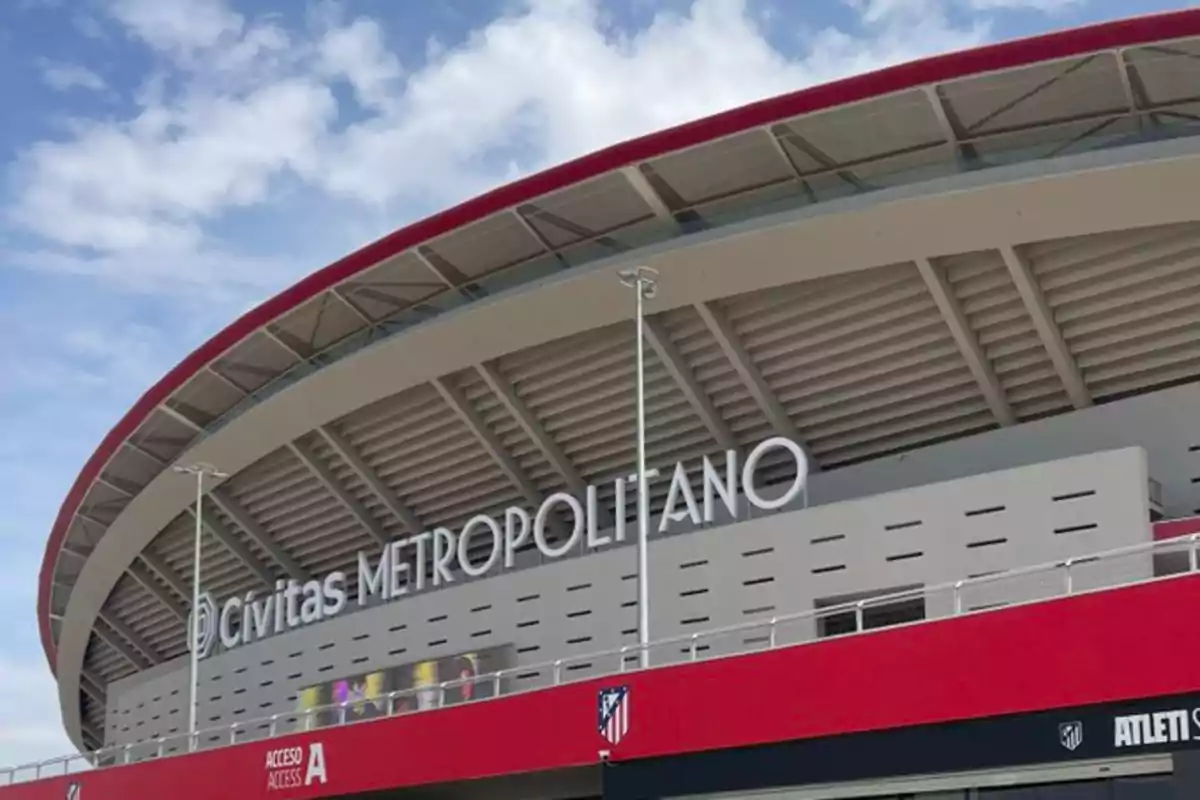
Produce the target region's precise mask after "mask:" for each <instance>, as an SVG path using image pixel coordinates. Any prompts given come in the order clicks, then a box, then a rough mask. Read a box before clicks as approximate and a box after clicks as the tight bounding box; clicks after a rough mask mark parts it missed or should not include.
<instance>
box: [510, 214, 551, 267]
mask: <svg viewBox="0 0 1200 800" xmlns="http://www.w3.org/2000/svg"><path fill="white" fill-rule="evenodd" d="M509 210H510V211H511V212H512V215H513V216H514V217H515V218H516V220H517V223H518V224H519V225H520V226H521V227H522V228H524V229H525V232H526V233H528V234H529V235H530V236H532V237H533V240H534V241H535V242H537V243H538V244H539V245H541V246H542V249H543V250H545V251H546V255H552V256H558V250H557V249H556V248H555V247H554V245H552V244H551V243H550V240H549V239H547V238H546V236H545V234H543V233H542V232H541V231H539V230H538V229H537V228H535V227H534V225H533V223H532V222H530V221H529V218H528V217H526V216H525V215H524V214H522V213H521V212H520V211H519V210H518V209H516V208H513V209H509ZM558 257H559V260H560V261H561V260H562V257H561V256H558Z"/></svg>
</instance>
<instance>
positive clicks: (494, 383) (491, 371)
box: [475, 364, 612, 527]
mask: <svg viewBox="0 0 1200 800" xmlns="http://www.w3.org/2000/svg"><path fill="white" fill-rule="evenodd" d="M475 371H476V372H478V373H479V377H481V378H483V382H484V383H486V384H487V386H488V388H489V389H491V390H492V394H494V395H496V397H497V398H498V399H499V400H500V403H501V404H502V405H503V406H504V408H505V409H506V410H507V411H508V413H509V415H510V416H511V417H512V418H513V419H514V420H516V422H517V424H518V425H519V426H521V430H523V431H524V432H525V435H526V436H528V437H529V439H530V441H532V442H533V443H534V444H535V445H537V447H538V449H539V450H541V451H542V454H543V455H544V456H545V457H546V460H547V461H549V462H550V464H551V466H553V467H554V468H555V469H556V470H558V474H559V475H561V476H562V477H563V480H564V481H566V484H567V486H569V487H570V489H571V491H572V492H574V493H575V494H577V495H580V496H582V495H583V494H584V492H586V491H587V483H586V482H585V481H584V480H583V476H582V475H580V474H579V470H578V469H576V468H575V465H574V464H572V463H571V459H570V458H569V457H568V456H567V454H566V453H565V452H563V449H562V448H561V447H559V446H558V442H556V441H554V440H553V439H552V438H550V434H548V433H546V429H545V428H544V427H542V423H541V422H539V421H538V419H537V417H535V416H534V415H533V412H532V411H530V410H529V407H528V406H526V405H525V402H524V401H523V400H521V398H520V397H518V396H517V392H516V390H515V389H514V388H513V386H512V384H511V383H509V381H508V379H507V378H505V377H504V376H503V375H501V374H500V370H499V369H497V368H496V365H495V364H476V365H475ZM601 513H602V514H603V515H604V520H603V521H602V522H601V527H607V525H609V524H611V522H612V521H611V519H608V514H607V511H606V510H605V511H602V512H601Z"/></svg>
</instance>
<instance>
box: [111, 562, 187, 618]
mask: <svg viewBox="0 0 1200 800" xmlns="http://www.w3.org/2000/svg"><path fill="white" fill-rule="evenodd" d="M126 571H127V572H128V573H129V577H131V578H133V579H134V580H135V581H137V582H138V583H140V584H141V585H142V588H143V589H145V590H146V591H147V592H149V593H150V594H152V595H154V597H155V599H156V600H158V602H160V603H162V605H163V607H164V608H166V609H167V610H168V611H170V612H171V613H172V614H174V615H175V616H176V617H178V618H179V619H180V620H183V621H187V617H188V613H187V606H185V605H184V604H183V603H181V602H179V601H178V600H177V599H175V597H174V596H172V594H171V592H170V590H169V589H167V588H166V587H165V586H163V585H162V584H161V583H159V582H158V581H156V580H154V575H153V573H151V571H150V569H149V568H147V567H145V566H143V565H142V564H139V563H138V562H136V561H134V562H133V563H132V564H130V565H129V568H128V569H127V570H126Z"/></svg>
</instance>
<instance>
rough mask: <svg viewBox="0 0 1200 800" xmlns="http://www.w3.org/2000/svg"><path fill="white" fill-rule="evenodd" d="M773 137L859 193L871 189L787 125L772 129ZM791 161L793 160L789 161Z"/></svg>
mask: <svg viewBox="0 0 1200 800" xmlns="http://www.w3.org/2000/svg"><path fill="white" fill-rule="evenodd" d="M771 133H772V135H773V136H776V137H778V138H779V139H780V140H783V141H787V142H788V143H789V144H790V145H791V146H792V147H794V148H796V149H797V150H799V151H800V152H801V153H804V155H806V156H808V157H809V158H811V159H812V160H813V161H815V162H817V163H818V164H820V165H821V167H822V169H825V170H828V171H829V173H830V174H833V175H836V176H837V177H838V178H839V179H841V180H842V181H844V182H846V183H848V184H850V185H851V186H853V187H854V188H855V189H856V190H857V191H860V192H861V191H865V190H867V189H869V188H871V187H870V185H869V184H867V182H866V181H864V180H862V179H861V178H859V177H858V176H857V175H855V174H854V172H852V171H851V170H850V169H849V168H847V167H846V166H845V165H844V164H839V163H838V162H837V160H836V159H834V158H833V157H831V156H830V155H829V154H828V153H826V152H825V151H824V150H822V149H821V148H819V147H817V146H816V145H815V144H813V143H812V142H810V141H809V140H808V139H805V138H804V137H803V136H801V135H800V134H798V133H796V132H795V131H794V130H792V129H791V128H789V127H788V126H787V125H785V124H783V123H780V124H778V125H774V126H772V128H771ZM788 160H789V161H791V159H790V158H789V159H788Z"/></svg>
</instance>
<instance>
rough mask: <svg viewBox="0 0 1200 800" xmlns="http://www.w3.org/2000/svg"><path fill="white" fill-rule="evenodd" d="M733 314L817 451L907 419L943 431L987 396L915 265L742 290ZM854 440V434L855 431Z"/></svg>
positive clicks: (856, 441)
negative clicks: (766, 289)
mask: <svg viewBox="0 0 1200 800" xmlns="http://www.w3.org/2000/svg"><path fill="white" fill-rule="evenodd" d="M725 308H726V311H727V313H728V315H729V317H730V320H731V322H732V323H733V325H734V327H735V329H736V330H737V334H738V336H739V337H740V338H741V340H742V342H743V344H744V345H745V346H746V349H747V351H748V352H749V353H750V355H751V358H752V359H753V360H754V362H755V363H756V364H757V366H758V368H759V370H760V371H761V372H762V374H763V377H764V379H765V380H766V381H767V382H768V384H769V385H770V386H771V389H772V391H773V392H774V394H775V397H776V399H777V400H779V402H780V403H781V404H782V405H783V406H784V408H785V410H786V411H787V412H788V414H789V416H790V417H791V418H792V419H793V420H794V421H795V423H796V424H797V426H798V428H799V429H800V431H801V433H802V435H803V436H804V438H805V439H806V440H807V441H808V443H809V446H810V448H811V449H812V451H813V453H814V454H815V455H817V456H818V457H819V458H821V459H822V461H824V460H825V454H826V453H828V454H829V455H830V456H831V457H832V458H841V457H842V456H841V455H839V453H840V452H841V451H843V450H845V449H846V448H850V447H856V448H862V447H865V446H866V445H867V443H868V442H871V441H874V440H875V439H881V440H883V442H884V444H883V445H881V446H883V447H890V445H887V444H886V442H887V441H888V440H890V438H891V437H893V436H894V435H895V429H896V427H897V425H900V426H901V427H903V426H904V425H906V424H908V423H907V422H905V421H906V420H913V421H915V424H917V425H919V426H921V427H922V428H924V429H926V435H927V436H929V437H931V438H938V437H940V436H941V435H942V434H941V433H940V432H939V430H938V429H937V427H936V426H937V424H938V423H941V424H945V425H948V426H954V425H955V424H956V421H957V417H956V416H955V414H956V413H957V414H961V415H963V416H965V417H967V418H973V417H974V416H975V415H976V414H977V413H978V411H979V409H980V408H982V407H983V399H982V396H981V394H980V392H979V389H978V386H977V385H976V384H975V382H974V380H973V378H972V376H971V375H970V372H969V370H968V369H967V367H966V364H965V363H964V362H963V360H962V358H961V355H960V354H959V352H958V350H957V347H956V345H955V343H954V341H953V339H952V337H951V335H950V331H949V329H948V328H947V327H946V324H945V321H944V320H943V319H942V318H941V315H940V314H939V312H938V310H937V307H936V305H935V304H934V303H933V299H932V298H931V297H930V295H929V292H928V290H927V289H926V288H925V285H924V282H923V281H922V280H921V278H920V276H919V274H918V273H917V272H916V269H915V267H914V266H913V265H911V264H903V265H896V266H888V267H881V268H877V269H873V270H869V271H866V272H859V273H855V274H852V275H848V276H847V275H843V276H836V277H833V278H826V279H821V280H815V281H807V282H802V283H798V284H793V285H791V286H787V287H781V288H776V289H772V290H770V291H769V292H758V293H754V294H752V295H747V296H742V297H739V298H736V299H735V300H733V301H731V302H729V303H728V304H727V305H726V306H725ZM847 437H850V438H847Z"/></svg>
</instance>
